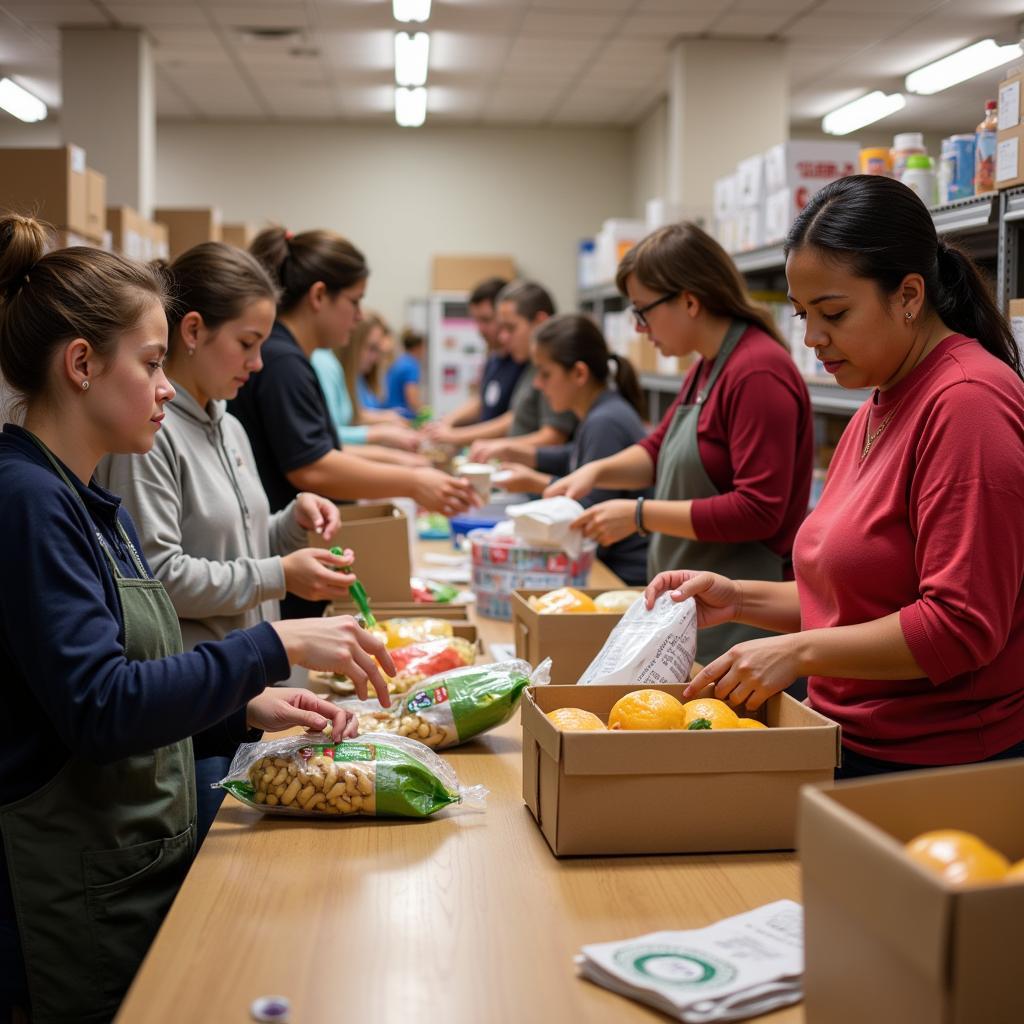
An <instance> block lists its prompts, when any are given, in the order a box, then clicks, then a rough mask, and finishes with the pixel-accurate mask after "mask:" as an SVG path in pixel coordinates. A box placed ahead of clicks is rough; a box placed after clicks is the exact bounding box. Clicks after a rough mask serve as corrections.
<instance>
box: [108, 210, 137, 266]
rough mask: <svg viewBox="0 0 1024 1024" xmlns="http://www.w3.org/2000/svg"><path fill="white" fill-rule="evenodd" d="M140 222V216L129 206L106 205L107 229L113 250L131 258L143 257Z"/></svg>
mask: <svg viewBox="0 0 1024 1024" xmlns="http://www.w3.org/2000/svg"><path fill="white" fill-rule="evenodd" d="M142 223H143V221H142V218H141V217H140V216H139V214H138V213H137V212H136V211H135V210H133V209H132V208H131V207H130V206H108V207H107V230H108V231H109V232H110V241H111V244H112V245H113V247H114V252H116V253H120V255H122V256H127V257H128V259H132V260H141V259H144V256H143V245H142Z"/></svg>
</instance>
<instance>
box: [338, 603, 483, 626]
mask: <svg viewBox="0 0 1024 1024" xmlns="http://www.w3.org/2000/svg"><path fill="white" fill-rule="evenodd" d="M371 608H372V610H373V614H374V616H375V617H376V618H377V619H378V620H381V621H383V620H384V619H444V620H446V621H448V622H451V623H453V624H454V623H456V622H468V621H469V620H468V618H467V616H468V614H469V608H468V607H467V606H466V605H464V604H420V603H419V602H417V601H373V600H372V599H371ZM351 614H352V605H351V604H350V603H347V602H336V601H332V602H331V603H330V604H329V605H328V606H327V607H326V608H325V609H324V615H351Z"/></svg>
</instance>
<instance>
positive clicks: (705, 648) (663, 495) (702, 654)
mask: <svg viewBox="0 0 1024 1024" xmlns="http://www.w3.org/2000/svg"><path fill="white" fill-rule="evenodd" d="M747 326H748V325H747V324H746V323H744V322H743V321H742V320H734V321H733V322H732V325H731V326H730V327H729V330H728V331H727V332H726V335H725V339H724V340H723V342H722V347H721V349H720V350H719V352H718V358H717V359H716V360H715V364H714V366H713V367H712V368H711V373H710V374H709V375H708V379H707V381H706V382H705V384H704V387H702V388H701V389H700V392H699V393H698V394H697V397H696V398H695V399H694V401H693V402H692V403H688V402H681V403H680V404H679V406H678V407H677V408H676V413H675V416H674V417H673V419H672V423H671V424H670V425H669V428H668V432H667V433H666V434H665V440H664V442H663V443H662V446H661V451H660V452H659V453H658V479H657V483H656V485H655V488H654V500H655V501H693V500H695V499H697V498H714V497H716V496H717V495H718V494H719V493H720V491H719V490H718V488H717V487H715V485H714V484H713V483H712V482H711V478H710V477H709V476H708V474H707V471H706V470H705V469H704V463H703V462H702V461H701V457H700V446H699V444H698V442H697V421H698V419H699V418H700V411H701V409H702V408H703V406H704V403H705V402H706V401H707V397H708V395H709V394H711V389H712V388H713V387H714V386H715V383H716V381H717V380H718V378H719V375H720V374H721V372H722V368H723V367H724V366H725V364H726V363H727V362H728V361H729V357H730V356H731V355H732V354H733V352H734V351H735V349H736V346H737V345H738V344H739V340H740V338H741V337H742V336H743V333H744V331H746V329H747ZM783 568H784V566H783V560H782V558H781V557H780V556H779V555H777V554H776V553H775V552H774V551H771V550H770V549H769V548H767V547H765V546H764V545H763V544H761V543H758V542H757V541H748V542H743V543H737V544H725V543H717V542H709V541H701V540H691V539H690V538H688V537H670V536H668V535H667V534H664V533H654V534H652V535H651V541H650V544H649V546H648V549H647V572H648V574H649V575H650V576H651V578H652V579H653V577H654V576H655V575H657V574H658V573H659V572H667V571H668V570H670V569H691V570H695V571H706V572H717V573H720V574H721V575H723V576H728V577H729V578H730V579H739V580H770V581H772V582H780V581H781V580H782V578H783ZM771 635H772V634H771V633H767V632H765V631H764V630H760V629H754V628H753V627H752V626H744V625H742V624H740V623H737V622H727V623H724V624H723V625H721V626H714V627H712V628H711V629H702V630H700V632H699V633H698V634H697V660H698V661H699V662H701V663H702V664H704V665H706V664H708V662H710V661H714V659H715V658H717V657H718V656H719V655H721V654H724V653H725V652H726V651H727V650H729V648H730V647H732V646H733V645H734V644H738V643H741V642H742V641H744V640H754V639H756V638H757V637H763V636H771Z"/></svg>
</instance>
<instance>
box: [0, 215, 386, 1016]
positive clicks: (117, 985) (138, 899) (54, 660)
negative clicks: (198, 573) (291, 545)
mask: <svg viewBox="0 0 1024 1024" xmlns="http://www.w3.org/2000/svg"><path fill="white" fill-rule="evenodd" d="M47 243H48V238H47V235H46V232H45V230H44V229H43V227H42V225H41V224H39V223H38V222H37V221H35V220H32V219H30V218H25V217H19V216H17V215H13V214H11V215H7V216H5V217H2V218H0V372H2V374H3V376H4V379H5V380H6V381H7V383H8V384H9V385H10V386H11V387H13V388H14V390H15V391H16V392H17V393H18V395H19V397H20V399H21V402H22V404H23V410H24V426H23V427H20V426H16V425H14V424H11V423H7V424H6V425H5V426H4V429H3V431H2V432H0V494H3V500H2V501H0V565H3V572H2V573H0V687H2V692H3V701H4V714H3V715H2V716H0V834H2V839H3V842H2V844H0V1019H4V1020H9V1019H12V1017H14V1018H15V1019H20V1018H29V1019H33V1020H37V1021H40V1022H41V1021H69V1022H70V1021H75V1022H100V1021H107V1020H110V1019H112V1018H113V1017H114V1015H115V1014H116V1012H117V1008H118V1005H119V1003H120V1001H121V998H122V996H123V995H124V993H125V991H126V990H127V988H128V986H129V984H130V983H131V980H132V977H133V975H134V974H135V971H136V969H137V968H138V966H139V964H140V963H141V961H142V959H143V957H144V956H145V954H146V951H147V949H148V947H149V944H150V942H151V941H152V939H153V937H154V936H155V935H156V932H157V929H158V928H159V926H160V923H161V921H162V919H163V916H164V914H165V913H166V911H167V909H168V908H169V907H170V905H171V902H172V900H173V899H174V896H175V893H176V891H177V888H178V886H179V885H180V883H181V881H182V879H183V878H184V876H185V872H186V871H187V870H188V867H189V864H190V862H191V859H192V856H193V853H194V850H195V827H196V792H195V780H194V775H193V771H194V769H193V748H194V749H195V750H196V751H197V752H202V753H207V752H208V753H214V752H218V751H220V752H223V751H225V750H230V749H232V747H233V746H234V745H236V744H237V743H239V742H241V741H244V740H252V739H257V738H258V737H259V733H258V732H257V733H256V734H255V735H254V734H253V730H263V729H269V730H275V731H276V730H279V729H285V728H289V727H292V726H304V727H306V728H309V729H313V730H316V731H321V730H323V729H325V728H327V727H330V728H331V734H332V736H333V738H334V740H335V741H339V740H340V739H341V738H342V737H343V736H345V735H352V734H353V733H354V731H355V729H356V728H357V724H356V721H355V720H353V719H352V718H351V716H350V715H348V714H347V713H346V712H344V711H342V710H340V709H339V708H337V707H336V706H335V705H333V704H331V703H330V702H328V701H325V700H322V699H320V698H318V697H316V696H315V695H313V694H312V693H310V692H309V691H308V690H300V689H289V688H275V687H273V685H272V684H274V683H275V682H277V681H280V680H284V679H286V678H287V677H288V675H289V674H290V670H291V666H292V665H295V664H301V665H305V666H307V667H309V668H316V669H325V670H328V671H334V672H343V673H345V674H346V675H349V676H350V677H351V676H352V675H353V673H354V680H353V681H357V687H358V689H359V691H360V693H361V695H365V694H366V692H367V684H372V685H373V687H374V689H375V691H376V692H377V694H378V695H379V696H380V698H381V699H382V700H383V701H385V702H389V700H390V699H389V697H388V692H387V687H386V685H385V682H384V679H383V677H382V676H381V671H380V669H381V668H383V669H384V670H385V671H386V672H388V673H392V672H394V665H393V662H392V661H391V658H390V656H389V655H388V653H387V649H386V647H385V646H384V644H382V643H380V642H379V641H378V640H377V639H376V638H375V637H373V636H371V635H370V634H369V633H367V632H366V631H365V630H363V629H361V628H360V627H359V626H358V624H357V623H356V622H355V620H354V619H352V618H351V617H349V616H338V617H337V618H319V619H314V620H304V621H302V620H297V621H292V622H274V623H270V622H262V623H259V624H258V625H255V626H252V627H251V628H249V629H240V630H236V631H234V632H231V633H229V634H228V635H227V636H226V637H224V638H223V639H221V640H217V641H211V642H209V643H201V644H198V645H197V646H196V647H195V649H194V650H191V651H188V652H183V650H182V638H181V631H180V629H179V625H178V617H177V615H176V614H175V611H174V608H173V606H172V604H171V601H170V598H169V597H168V595H167V592H166V591H165V590H164V587H163V584H162V583H160V582H159V581H158V580H156V579H154V577H153V573H152V571H151V570H150V567H149V565H148V563H147V561H146V559H145V558H144V556H143V555H142V554H141V552H142V550H143V548H142V543H141V541H140V539H139V535H138V533H137V532H136V530H135V526H134V525H133V523H132V521H131V518H130V516H129V515H128V514H127V513H126V512H125V510H124V508H123V507H122V505H121V502H120V500H119V499H118V498H117V497H116V496H115V495H113V494H111V493H110V492H109V491H106V490H104V489H103V488H102V487H100V486H99V484H97V483H96V481H95V479H94V472H95V470H96V467H97V464H98V463H99V461H100V460H101V459H102V458H103V457H104V456H105V455H109V454H111V453H113V452H137V453H143V452H147V451H149V450H150V448H152V446H153V442H154V438H155V437H156V434H157V432H158V431H159V430H160V429H161V422H162V420H163V418H164V406H165V404H166V403H167V402H168V401H170V399H171V398H172V397H173V396H174V388H173V387H172V386H171V384H170V382H169V381H168V379H167V377H166V375H165V374H164V368H163V364H164V358H165V356H166V354H167V341H168V336H167V316H166V314H165V303H167V302H168V301H169V300H168V297H167V295H166V293H165V291H164V285H163V282H162V281H161V279H160V278H159V276H158V275H157V274H156V273H155V272H154V270H152V269H151V268H149V267H144V266H141V265H139V264H135V263H131V262H129V261H128V260H124V259H122V258H121V257H119V256H115V255H113V254H111V253H107V252H103V251H102V250H99V249H92V248H85V247H77V248H71V249H59V250H56V251H53V252H49V253H46V255H44V253H45V251H46V248H47ZM378 663H379V665H378ZM193 737H194V742H193ZM227 841H229V842H230V839H228V840H227Z"/></svg>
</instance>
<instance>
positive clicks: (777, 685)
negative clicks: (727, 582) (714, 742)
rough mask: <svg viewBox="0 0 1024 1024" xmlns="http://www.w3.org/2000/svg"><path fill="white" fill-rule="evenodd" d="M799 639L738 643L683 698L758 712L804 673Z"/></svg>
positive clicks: (772, 638) (696, 679) (695, 680)
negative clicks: (712, 698) (710, 699)
mask: <svg viewBox="0 0 1024 1024" xmlns="http://www.w3.org/2000/svg"><path fill="white" fill-rule="evenodd" d="M708 575H710V574H708ZM799 636H800V634H799V633H786V634H783V635H782V636H769V637H765V638H764V639H761V640H746V641H744V642H743V643H741V644H736V646H735V647H731V648H729V650H728V651H726V652H725V654H723V655H721V656H720V657H718V658H715V660H714V661H712V662H711V663H710V664H708V665H705V666H704V668H703V669H701V671H700V672H698V673H697V675H695V676H694V677H693V679H692V680H690V682H689V684H688V685H687V687H686V689H685V690H684V691H683V698H684V699H685V700H691V699H693V698H694V697H701V696H703V697H710V696H712V695H714V696H715V697H717V698H718V699H719V700H726V701H728V702H729V703H730V704H731V705H732V706H733V707H739V706H740V705H741V704H746V705H747V708H748V709H749V710H750V711H756V710H757V709H758V708H759V707H760V706H761V705H762V704H763V703H764V702H765V701H766V700H767V699H768V698H769V697H771V696H773V695H774V694H776V693H781V692H782V691H783V690H785V689H786V687H787V686H789V685H790V683H792V682H793V681H794V680H796V679H799V678H800V676H802V675H803V674H804V672H803V669H802V667H801V664H800V657H799V654H798V643H799V641H798V639H797V638H798V637H799Z"/></svg>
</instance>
